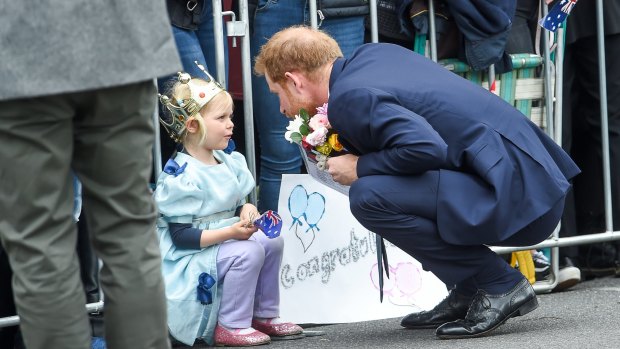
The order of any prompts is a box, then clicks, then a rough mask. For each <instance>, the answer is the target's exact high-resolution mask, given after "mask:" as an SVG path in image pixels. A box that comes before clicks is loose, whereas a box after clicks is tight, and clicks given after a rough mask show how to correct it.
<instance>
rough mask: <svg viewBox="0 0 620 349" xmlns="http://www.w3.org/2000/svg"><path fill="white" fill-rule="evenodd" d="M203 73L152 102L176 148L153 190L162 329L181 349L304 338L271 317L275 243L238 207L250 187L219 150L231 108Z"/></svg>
mask: <svg viewBox="0 0 620 349" xmlns="http://www.w3.org/2000/svg"><path fill="white" fill-rule="evenodd" d="M203 71H204V69H203ZM204 72H205V74H206V75H207V76H208V80H202V79H195V78H191V77H190V76H189V75H188V74H185V73H179V82H177V83H176V84H175V85H174V87H173V88H172V91H171V97H170V98H168V97H166V96H160V99H161V101H162V103H163V104H164V105H165V106H166V107H167V108H168V110H169V111H170V112H171V118H170V119H169V120H163V119H162V123H163V124H164V126H165V128H166V129H167V130H168V133H169V134H170V135H171V136H172V138H173V139H175V141H177V142H180V143H181V144H182V145H183V150H182V151H180V152H178V153H177V154H176V155H173V157H172V159H170V160H169V161H168V163H167V164H166V166H165V169H164V172H163V173H162V174H161V175H160V177H159V178H158V181H157V189H156V190H155V200H156V202H157V204H158V206H159V211H160V213H161V215H162V218H160V220H159V221H158V232H159V236H160V250H161V254H162V259H163V274H164V280H165V284H166V298H167V301H168V302H167V304H168V327H169V330H170V333H171V335H172V336H173V337H174V338H176V339H177V340H179V341H180V342H183V343H185V344H187V345H192V344H193V343H194V341H195V339H196V338H199V339H202V340H204V341H206V342H207V343H208V344H210V345H213V344H214V342H215V344H216V345H218V346H222V345H226V346H248V345H258V344H267V343H269V342H270V336H287V335H295V334H300V333H301V332H302V328H301V327H299V326H297V325H295V324H292V323H287V322H283V321H280V320H279V318H278V312H279V298H280V297H279V289H278V272H279V269H280V263H281V260H282V248H283V241H282V239H280V238H275V239H269V238H267V237H266V236H265V235H264V234H263V233H261V232H258V233H257V234H254V233H255V232H257V228H256V227H254V226H253V225H252V221H253V219H255V218H258V216H259V214H258V211H257V209H256V207H255V206H254V205H252V204H249V203H245V197H246V196H247V195H248V194H249V193H250V191H251V190H252V188H253V187H254V179H253V178H252V175H251V173H250V171H249V170H248V168H247V165H246V162H245V158H244V157H243V155H241V154H239V153H237V152H225V151H224V149H226V148H227V147H228V145H229V142H230V139H231V136H232V134H233V126H234V125H233V122H232V107H233V101H232V98H231V96H230V95H229V94H228V93H227V92H226V91H224V90H223V89H222V88H221V87H220V86H219V84H218V83H217V82H215V81H214V80H213V78H211V77H210V76H209V75H208V74H207V73H206V71H204ZM145 286H146V287H148V285H145Z"/></svg>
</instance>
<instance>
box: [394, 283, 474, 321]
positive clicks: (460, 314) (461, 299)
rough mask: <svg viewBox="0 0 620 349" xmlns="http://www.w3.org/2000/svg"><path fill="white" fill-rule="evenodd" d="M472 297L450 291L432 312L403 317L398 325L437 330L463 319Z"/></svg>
mask: <svg viewBox="0 0 620 349" xmlns="http://www.w3.org/2000/svg"><path fill="white" fill-rule="evenodd" d="M471 300H472V297H471V296H469V297H466V296H463V295H461V294H458V293H456V292H455V291H454V290H452V291H450V293H449V294H448V297H446V298H445V299H444V300H443V301H441V302H440V303H439V304H437V305H436V306H435V308H433V309H432V310H429V311H423V312H420V313H413V314H409V315H407V316H405V317H404V318H403V319H402V320H401V322H400V325H401V326H403V327H406V328H437V327H438V326H439V325H442V324H445V323H446V322H449V321H454V320H458V319H463V318H464V317H465V314H467V309H469V305H470V304H471Z"/></svg>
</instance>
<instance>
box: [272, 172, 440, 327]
mask: <svg viewBox="0 0 620 349" xmlns="http://www.w3.org/2000/svg"><path fill="white" fill-rule="evenodd" d="M278 212H279V214H280V216H281V217H282V222H283V225H282V232H281V235H280V236H281V237H282V238H283V239H284V256H283V260H282V266H281V269H280V285H279V287H280V316H281V317H282V318H283V319H285V320H286V321H293V322H296V323H343V322H357V321H368V320H377V319H385V318H393V317H401V316H404V315H407V314H409V313H412V312H417V311H421V310H429V309H432V308H433V307H434V306H435V305H436V304H437V303H439V302H440V301H441V300H442V299H443V298H445V296H446V295H447V291H446V287H445V285H444V284H443V283H442V282H441V281H439V279H437V278H436V277H435V276H434V275H433V274H432V273H430V272H427V271H424V270H422V267H421V265H420V263H419V262H417V261H416V260H415V259H414V258H412V257H411V256H409V255H407V254H406V253H404V252H402V251H401V250H400V249H398V248H397V247H396V246H394V245H392V244H390V243H388V242H387V241H386V250H387V253H388V261H389V269H390V270H389V272H390V278H389V279H387V278H386V279H385V280H384V282H385V285H384V288H383V289H384V299H383V303H381V302H379V286H378V280H377V277H378V272H377V258H376V255H375V253H376V247H375V235H374V233H372V232H370V231H368V230H367V229H365V228H364V227H362V225H360V224H359V222H357V220H356V219H355V218H354V217H353V215H352V214H351V212H350V210H349V200H348V197H346V196H345V195H343V194H342V193H339V192H338V191H336V190H334V189H331V188H329V187H327V186H325V185H323V184H320V183H319V182H317V181H316V180H314V179H312V177H311V176H309V175H284V176H283V179H282V186H281V189H280V202H279V209H278Z"/></svg>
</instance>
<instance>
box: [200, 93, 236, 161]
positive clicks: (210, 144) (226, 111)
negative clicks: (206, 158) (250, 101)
mask: <svg viewBox="0 0 620 349" xmlns="http://www.w3.org/2000/svg"><path fill="white" fill-rule="evenodd" d="M232 113H233V110H232V104H231V105H227V106H226V107H222V108H215V109H213V110H210V111H208V112H206V113H205V114H204V115H203V119H204V123H205V126H206V128H207V140H206V142H205V143H204V145H203V146H204V147H205V148H206V149H209V150H222V149H226V147H227V146H228V141H229V140H230V138H231V137H232V135H233V127H235V124H234V123H233V122H232V116H233V115H232Z"/></svg>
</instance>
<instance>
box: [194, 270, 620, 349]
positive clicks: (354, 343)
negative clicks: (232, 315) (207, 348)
mask: <svg viewBox="0 0 620 349" xmlns="http://www.w3.org/2000/svg"><path fill="white" fill-rule="evenodd" d="M538 301H539V304H540V306H539V307H538V309H536V310H535V311H533V312H531V313H529V314H527V315H525V316H521V317H517V318H513V319H510V320H508V322H506V324H504V325H503V326H501V327H500V328H498V329H497V330H496V331H494V332H493V333H492V334H491V335H490V336H488V337H483V338H474V339H460V340H439V339H436V337H435V335H434V330H407V329H404V328H401V327H400V325H399V323H400V319H385V320H378V321H367V322H358V323H348V324H334V325H320V326H318V325H304V327H305V329H306V330H307V331H309V332H310V333H314V332H316V331H319V332H321V333H322V335H321V336H315V337H306V338H303V339H299V340H288V341H273V342H272V343H271V344H269V345H267V346H261V347H259V348H265V349H276V348H295V349H305V348H308V349H310V348H360V349H361V348H424V349H434V348H475V349H486V348H489V349H491V348H492V349H497V348H500V349H510V348H515V349H517V348H518V349H531V348H545V349H552V348H562V349H572V348H580V349H581V348H613V349H619V348H620V278H614V277H606V278H599V279H593V280H590V281H585V282H582V283H580V284H578V285H576V286H575V287H573V288H571V289H570V290H567V291H565V292H561V293H550V294H542V295H539V296H538ZM360 306H363V304H360ZM334 311H337V309H334ZM195 348H198V346H195Z"/></svg>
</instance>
